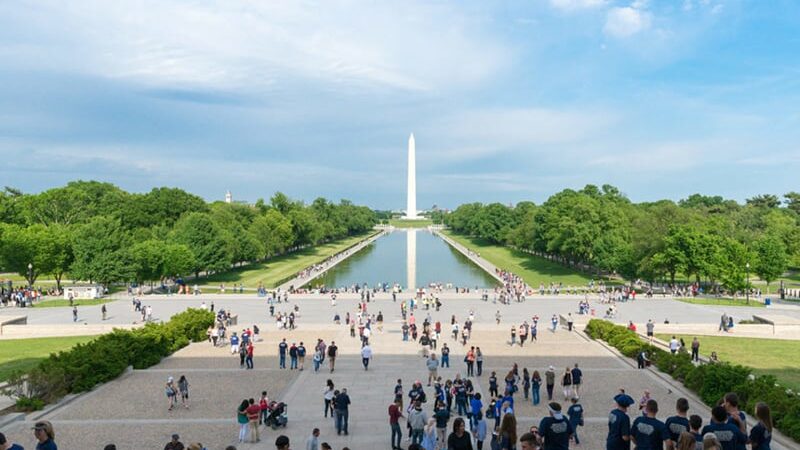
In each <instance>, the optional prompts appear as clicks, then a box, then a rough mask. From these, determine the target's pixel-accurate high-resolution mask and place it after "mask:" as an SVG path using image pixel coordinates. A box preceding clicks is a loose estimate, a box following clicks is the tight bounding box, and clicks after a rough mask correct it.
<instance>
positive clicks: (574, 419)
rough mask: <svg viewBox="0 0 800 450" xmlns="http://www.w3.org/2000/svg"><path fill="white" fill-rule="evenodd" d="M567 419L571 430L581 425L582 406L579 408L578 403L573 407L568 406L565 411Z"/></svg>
mask: <svg viewBox="0 0 800 450" xmlns="http://www.w3.org/2000/svg"><path fill="white" fill-rule="evenodd" d="M567 417H569V423H570V424H571V425H572V428H575V427H576V426H578V425H582V424H583V423H582V422H583V406H581V404H580V403H575V404H574V405H572V406H570V407H569V409H568V410H567Z"/></svg>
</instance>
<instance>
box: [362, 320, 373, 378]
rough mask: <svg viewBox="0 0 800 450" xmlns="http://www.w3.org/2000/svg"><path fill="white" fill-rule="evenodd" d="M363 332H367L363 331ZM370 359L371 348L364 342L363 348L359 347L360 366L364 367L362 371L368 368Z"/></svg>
mask: <svg viewBox="0 0 800 450" xmlns="http://www.w3.org/2000/svg"><path fill="white" fill-rule="evenodd" d="M364 331H367V330H366V329H364ZM370 359H372V347H370V346H369V344H367V343H366V342H365V343H364V346H363V347H361V364H363V365H364V370H367V369H368V368H369V360H370Z"/></svg>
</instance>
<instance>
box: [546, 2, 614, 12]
mask: <svg viewBox="0 0 800 450" xmlns="http://www.w3.org/2000/svg"><path fill="white" fill-rule="evenodd" d="M606 3H607V1H606V0H550V5H551V6H552V7H553V8H556V9H560V10H562V11H576V10H580V9H590V8H597V7H600V6H605V5H606Z"/></svg>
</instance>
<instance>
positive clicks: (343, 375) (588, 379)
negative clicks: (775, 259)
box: [3, 294, 786, 450]
mask: <svg viewBox="0 0 800 450" xmlns="http://www.w3.org/2000/svg"><path fill="white" fill-rule="evenodd" d="M346 297H347V298H345V299H340V301H339V304H338V305H337V306H336V307H331V305H330V302H329V301H328V299H327V297H324V296H310V297H298V298H294V299H292V305H293V304H294V303H295V302H297V303H298V304H299V305H300V306H301V308H300V309H301V317H300V319H299V320H298V325H299V327H298V329H296V330H294V331H286V330H276V329H275V326H274V325H273V324H272V323H271V322H267V320H266V315H265V313H264V311H265V306H264V305H263V303H261V302H260V301H256V300H253V299H252V298H250V299H247V298H241V297H239V298H237V297H230V298H225V297H216V296H214V297H212V298H209V297H206V298H205V300H206V301H207V302H209V301H210V300H211V299H213V300H214V301H215V304H216V305H217V306H221V305H225V306H226V307H227V306H231V307H233V309H234V311H237V312H238V313H239V314H240V317H241V318H242V321H241V322H240V324H242V323H246V324H251V323H259V324H261V325H262V327H261V328H262V330H263V337H264V341H263V342H259V343H258V344H257V346H256V358H255V370H252V371H248V370H244V369H240V368H239V360H238V357H235V356H232V355H231V354H230V352H229V349H228V348H214V347H212V346H211V345H210V344H208V343H200V344H194V345H191V346H189V347H187V348H186V349H183V350H181V351H180V352H178V353H177V354H176V355H174V356H172V357H170V358H167V359H165V360H164V361H163V362H162V363H161V364H159V365H157V366H155V367H153V368H151V369H149V370H143V371H134V372H133V373H132V374H130V375H127V376H124V377H122V378H120V379H118V380H115V381H113V382H110V383H107V384H105V385H103V386H101V387H99V388H98V389H96V390H95V391H93V392H91V393H89V394H86V395H84V396H81V397H79V398H78V399H76V400H75V401H73V402H72V403H69V404H67V405H65V406H63V407H61V408H59V409H57V410H55V411H53V412H51V413H48V414H45V415H44V416H43V418H45V419H48V420H51V421H52V422H53V423H54V425H55V427H56V431H57V437H58V440H57V441H58V444H59V446H60V447H61V448H65V449H77V448H86V449H96V448H102V447H103V445H105V444H107V443H111V442H114V443H116V444H117V446H118V448H153V449H156V448H163V446H164V444H165V443H166V442H167V441H168V440H169V436H170V435H171V434H172V433H176V432H177V433H179V434H180V435H181V437H182V440H183V442H184V443H186V444H188V443H190V442H193V441H199V442H202V443H203V444H204V445H205V446H207V447H208V448H209V449H223V448H224V446H226V445H229V444H235V445H237V448H239V449H240V450H241V449H271V448H274V439H275V437H276V436H277V435H278V434H279V433H283V434H287V435H288V436H290V438H291V440H292V443H293V444H292V446H293V448H303V445H304V442H305V439H306V438H307V437H308V435H309V434H310V432H311V429H312V428H314V427H319V428H320V429H321V430H322V435H321V439H320V440H321V441H327V442H329V443H330V444H331V445H332V446H333V448H335V449H337V450H338V449H341V448H342V447H343V446H349V447H350V448H353V449H381V448H389V427H388V419H387V414H386V408H387V406H388V404H389V402H390V401H391V399H392V397H393V396H392V390H393V387H394V385H395V382H396V380H397V379H398V378H401V379H402V380H403V385H404V387H405V390H406V391H408V389H410V386H411V383H412V382H413V381H414V380H417V379H418V380H423V381H425V380H426V369H425V365H424V358H422V357H421V356H420V354H419V352H420V348H419V347H418V345H416V344H415V343H414V342H403V341H402V339H401V333H400V330H399V327H400V324H401V317H400V314H399V306H398V305H397V304H394V303H392V301H391V298H390V297H388V295H387V296H384V297H380V298H379V299H378V300H377V301H376V302H373V303H370V304H369V305H368V306H369V310H370V312H374V311H377V310H382V311H383V313H384V315H385V329H384V331H383V332H382V333H381V332H376V333H374V335H373V336H374V337H373V338H372V342H373V349H374V354H375V356H374V358H373V360H372V362H371V364H370V368H369V370H368V371H365V370H364V369H363V367H362V366H361V359H360V356H359V355H358V351H359V344H358V340H357V339H355V338H351V337H350V336H349V330H348V328H347V327H346V326H344V325H338V326H337V325H335V324H333V323H332V321H331V318H332V316H333V312H334V311H339V313H340V314H341V315H342V317H344V312H345V311H353V310H354V307H355V304H356V299H355V298H353V296H346ZM444 297H445V298H444V306H443V309H442V311H440V312H439V313H436V312H431V315H432V316H433V319H434V320H442V322H443V324H445V325H444V329H445V330H447V329H448V328H449V323H450V321H449V318H450V316H451V315H455V316H456V317H457V318H458V320H459V321H462V320H463V319H464V318H465V317H466V316H467V315H468V314H469V311H470V310H473V312H474V314H475V326H474V333H473V337H472V339H471V341H470V345H476V346H479V347H480V348H481V349H482V351H483V353H484V356H485V361H486V362H485V363H484V371H483V375H482V376H480V377H475V378H473V382H474V383H475V384H476V389H477V391H478V392H482V393H484V394H485V393H486V392H487V390H488V385H487V380H488V376H489V374H490V373H491V371H496V372H497V373H498V375H499V376H500V377H501V378H502V376H503V375H504V374H505V373H507V372H508V370H509V369H510V367H511V366H512V364H513V363H515V362H516V363H518V364H519V366H520V368H523V367H527V368H528V369H529V370H531V371H532V370H539V371H540V372H544V370H546V368H547V367H548V366H549V365H551V364H552V365H553V366H555V367H556V369H557V373H559V374H560V373H562V372H563V371H564V368H566V367H571V366H572V365H573V364H574V363H576V362H577V363H578V364H579V365H580V367H581V368H582V369H583V372H584V375H585V384H584V387H583V391H582V393H581V402H582V404H583V405H584V407H585V408H586V426H585V427H583V428H582V429H581V430H580V433H581V441H582V448H587V449H596V448H602V447H603V444H602V442H603V440H604V439H605V432H606V431H605V430H606V425H605V421H606V416H607V413H608V411H609V410H610V408H611V403H612V401H611V398H612V397H613V395H614V394H615V393H616V392H617V390H618V389H619V388H622V387H624V388H625V389H626V391H627V392H628V393H630V394H631V395H632V396H634V398H638V397H639V396H640V395H641V393H642V392H643V391H644V390H645V389H649V390H650V391H651V392H652V394H653V397H654V398H655V399H657V400H658V401H659V402H660V404H661V410H662V411H663V413H662V414H661V416H662V417H666V416H667V415H668V414H670V413H671V411H672V409H673V407H674V404H675V401H676V400H677V398H678V397H680V396H682V395H687V396H688V394H685V393H684V392H683V391H682V389H681V388H680V387H678V386H676V385H673V384H671V383H669V382H668V381H666V380H665V379H663V378H662V377H660V376H658V375H657V374H655V373H653V372H651V371H649V370H637V369H635V368H634V367H633V366H632V365H631V362H630V361H629V360H624V359H620V358H618V357H617V356H616V355H615V354H614V353H613V352H611V351H609V350H608V349H606V348H605V347H604V346H603V345H601V344H599V343H597V342H594V341H589V340H587V339H585V338H584V337H583V336H582V335H581V334H579V333H575V332H573V333H568V332H567V331H566V330H563V329H559V330H558V331H557V332H556V333H551V332H549V331H545V324H546V322H547V321H548V318H549V317H550V315H551V314H553V313H556V312H557V311H571V310H573V309H574V308H575V305H576V303H577V300H576V299H569V298H559V299H531V300H528V301H527V302H525V303H523V304H512V305H509V306H504V305H492V304H491V303H488V304H487V303H485V302H482V301H480V300H479V299H476V298H474V296H466V295H464V296H456V295H455V294H452V295H447V296H444ZM153 300H155V299H153ZM162 300H163V303H162V304H159V305H158V307H157V309H156V310H157V311H159V314H162V316H163V317H168V316H169V314H170V311H172V310H171V309H169V308H171V307H174V308H181V309H182V308H185V307H187V306H197V304H199V301H200V300H201V299H200V298H195V297H190V298H182V297H173V298H171V299H162ZM639 302H641V303H644V301H637V302H635V303H633V304H625V305H622V308H621V309H622V310H623V311H626V310H628V309H629V307H631V308H630V309H634V308H633V307H634V306H635V305H636V304H637V303H639ZM660 302H662V301H657V302H656V301H653V302H651V303H647V304H644V305H643V306H642V308H643V309H647V310H648V311H649V312H650V313H651V314H652V312H653V308H671V307H682V308H680V309H684V308H685V307H688V306H692V305H686V304H683V303H680V304H675V303H674V302H672V301H663V302H668V303H660ZM112 305H113V306H114V308H115V309H114V311H115V314H118V315H119V316H120V317H122V316H124V315H125V314H126V313H125V309H126V308H129V307H128V306H127V305H126V304H124V303H122V304H120V305H117V304H112ZM168 305H169V306H168ZM280 306H283V304H282V305H280ZM646 306H649V308H646ZM278 309H283V308H280V307H279V308H278ZM287 309H288V308H287ZM497 309H500V310H501V314H502V315H503V319H502V321H501V324H500V325H496V324H495V322H494V313H495V311H496V310H497ZM695 313H696V312H695ZM416 314H417V316H419V318H418V320H419V321H420V322H421V321H422V319H423V318H424V317H425V315H426V314H428V312H426V311H417V313H416ZM533 314H538V315H539V316H540V317H542V323H541V325H540V331H539V340H538V342H537V343H536V344H527V345H525V346H524V347H519V346H518V345H517V346H513V347H512V346H510V345H509V342H508V340H509V329H510V327H511V324H512V322H511V321H510V320H511V319H512V318H513V320H514V321H515V322H517V321H519V320H521V318H522V317H530V316H531V315H533ZM637 314H639V313H637ZM687 314H688V315H692V312H689V313H687ZM699 315H700V316H703V314H699ZM709 315H710V314H709ZM713 316H716V313H714V314H713ZM687 317H688V316H687ZM51 319H52V318H51ZM42 320H44V318H42ZM376 331H377V330H376ZM443 335H446V333H443ZM284 337H285V338H286V339H287V341H289V342H290V343H291V342H300V341H303V342H304V343H305V344H306V345H307V346H309V347H310V346H312V345H313V343H314V342H316V339H317V338H322V339H324V340H325V342H327V343H330V342H331V341H332V340H334V341H336V342H337V344H338V345H339V348H340V357H339V359H338V360H337V363H336V371H335V372H334V373H331V372H330V371H329V369H328V366H327V364H325V365H324V366H323V369H322V370H321V371H320V372H317V373H315V372H313V370H310V367H311V364H310V358H308V361H307V364H306V370H304V371H302V372H301V371H290V370H281V369H279V368H278V361H277V357H276V356H277V344H278V342H280V340H281V339H282V338H284ZM442 341H443V342H446V343H447V344H448V345H449V346H450V347H451V349H452V353H451V357H450V361H451V367H450V368H444V369H441V370H440V371H439V374H440V375H441V376H442V377H444V378H445V379H448V378H453V377H455V376H456V374H457V373H459V372H460V373H464V372H465V367H464V364H463V362H462V360H463V355H464V353H465V348H464V347H462V346H461V345H460V344H459V343H456V342H455V341H453V340H452V339H451V338H449V337H443V339H442ZM440 344H441V343H440ZM181 374H184V375H186V376H187V377H188V379H189V382H190V384H191V402H192V403H191V407H190V408H189V409H184V408H178V409H176V410H174V411H168V410H167V407H166V400H165V398H164V393H163V386H164V382H165V381H166V378H167V376H174V377H176V379H177V377H179V376H180V375H181ZM327 379H331V380H333V382H334V383H335V384H336V387H337V388H347V389H348V391H349V392H350V395H351V398H352V402H353V405H352V408H351V411H350V430H349V431H350V434H349V435H348V436H337V435H336V433H335V431H334V428H333V422H332V420H331V419H325V417H324V415H323V401H322V391H323V386H324V384H325V380H327ZM264 389H266V390H267V391H268V392H269V394H270V397H271V398H273V399H278V400H282V401H285V402H286V403H288V405H289V421H290V422H289V427H288V428H287V429H286V430H280V431H277V432H276V431H272V430H265V431H264V432H263V434H262V441H261V443H259V444H241V445H239V444H238V443H237V425H236V423H235V409H236V406H237V405H238V404H239V402H241V400H242V399H243V398H249V397H253V398H258V395H259V394H260V392H261V391H262V390H264ZM557 391H558V389H557ZM426 392H427V394H428V397H429V398H432V396H433V391H432V389H431V388H426ZM517 397H518V399H517V406H516V415H517V416H518V420H519V429H520V430H523V429H527V428H528V427H529V426H531V425H533V424H536V423H538V421H539V420H540V419H541V417H542V416H543V415H544V414H546V410H545V407H544V405H543V404H540V405H538V406H533V405H532V404H531V403H530V402H526V401H524V400H523V399H522V396H521V395H518V396H517ZM688 398H689V399H690V405H691V411H692V412H697V413H699V414H700V415H701V416H703V417H704V418H705V419H706V420H707V419H708V417H709V411H708V409H707V408H706V407H705V406H703V405H701V404H700V403H699V402H697V401H696V400H695V399H694V398H693V397H691V396H688ZM556 400H559V401H562V403H563V396H560V395H556ZM431 407H432V402H429V403H428V404H427V405H426V409H428V410H429V409H430V408H431ZM635 414H636V413H634V412H633V411H631V415H632V416H633V415H635ZM36 418H37V417H36V416H29V418H28V420H27V421H24V422H17V423H14V424H12V425H11V426H9V427H7V428H6V429H4V430H3V432H5V433H6V434H7V435H9V436H10V437H11V438H12V439H13V440H14V441H17V442H19V443H20V444H22V445H23V446H26V447H33V445H32V444H33V438H32V435H31V431H30V427H31V424H32V421H33V420H36ZM451 423H452V422H451ZM404 435H405V429H404ZM487 445H488V443H487ZM403 446H404V447H405V446H407V443H406V442H405V441H404V442H403ZM774 448H777V449H782V448H786V447H780V446H779V445H775V446H774Z"/></svg>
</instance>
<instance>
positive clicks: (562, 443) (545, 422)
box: [539, 402, 616, 449]
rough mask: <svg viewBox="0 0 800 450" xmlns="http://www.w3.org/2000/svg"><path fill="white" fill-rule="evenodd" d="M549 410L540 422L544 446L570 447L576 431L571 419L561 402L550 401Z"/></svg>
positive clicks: (550, 447)
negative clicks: (564, 411) (563, 409)
mask: <svg viewBox="0 0 800 450" xmlns="http://www.w3.org/2000/svg"><path fill="white" fill-rule="evenodd" d="M547 410H548V413H549V415H548V416H547V417H544V418H543V419H542V420H541V421H540V422H539V433H541V435H542V441H543V444H544V445H543V447H542V448H545V449H564V448H569V438H570V436H572V434H573V433H574V430H573V429H572V426H571V425H570V421H569V419H567V418H566V417H564V415H563V414H562V413H561V404H559V403H558V402H550V403H549V404H548V405H547ZM576 444H577V442H576ZM615 448H616V447H615ZM608 449H611V447H608Z"/></svg>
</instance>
